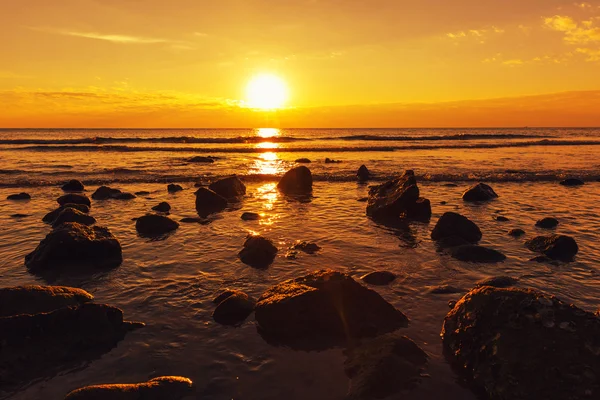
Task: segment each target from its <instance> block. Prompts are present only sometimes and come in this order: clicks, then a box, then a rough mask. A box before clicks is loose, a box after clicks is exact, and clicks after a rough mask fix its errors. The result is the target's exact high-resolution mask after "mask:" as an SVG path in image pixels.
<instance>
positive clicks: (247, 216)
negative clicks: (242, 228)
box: [241, 212, 260, 221]
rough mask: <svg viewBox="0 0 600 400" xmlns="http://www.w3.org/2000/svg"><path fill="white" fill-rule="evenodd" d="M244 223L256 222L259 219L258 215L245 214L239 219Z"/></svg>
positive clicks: (253, 213)
mask: <svg viewBox="0 0 600 400" xmlns="http://www.w3.org/2000/svg"><path fill="white" fill-rule="evenodd" d="M241 218H242V219H243V220H244V221H256V220H259V219H260V214H258V213H255V212H245V213H243V214H242V217H241Z"/></svg>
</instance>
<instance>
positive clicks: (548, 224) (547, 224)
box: [535, 217, 559, 229]
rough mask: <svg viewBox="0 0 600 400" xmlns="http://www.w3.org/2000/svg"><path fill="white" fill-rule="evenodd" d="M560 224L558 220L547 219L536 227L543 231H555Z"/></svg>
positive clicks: (539, 222)
mask: <svg viewBox="0 0 600 400" xmlns="http://www.w3.org/2000/svg"><path fill="white" fill-rule="evenodd" d="M558 224H559V222H558V220H557V219H556V218H552V217H546V218H542V219H540V220H539V221H537V222H536V223H535V226H537V227H538V228H542V229H554V228H556V227H557V226H558Z"/></svg>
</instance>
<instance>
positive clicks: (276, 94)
mask: <svg viewBox="0 0 600 400" xmlns="http://www.w3.org/2000/svg"><path fill="white" fill-rule="evenodd" d="M246 98H247V101H248V106H249V107H251V108H257V109H261V110H275V109H278V108H281V107H283V105H284V104H285V102H286V101H287V98H288V89H287V85H286V84H285V82H284V81H283V80H282V79H281V78H279V77H277V76H275V75H271V74H262V75H257V76H255V77H254V78H252V80H251V81H250V82H249V83H248V86H247V87H246Z"/></svg>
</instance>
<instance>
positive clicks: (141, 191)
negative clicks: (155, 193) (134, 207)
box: [135, 190, 150, 196]
mask: <svg viewBox="0 0 600 400" xmlns="http://www.w3.org/2000/svg"><path fill="white" fill-rule="evenodd" d="M135 195H136V196H149V195H150V192H149V191H147V190H140V191H139V192H135Z"/></svg>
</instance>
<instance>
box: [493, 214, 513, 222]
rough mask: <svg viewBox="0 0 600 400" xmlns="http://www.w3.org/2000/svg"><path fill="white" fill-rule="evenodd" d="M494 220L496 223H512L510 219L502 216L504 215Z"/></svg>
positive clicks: (497, 216)
mask: <svg viewBox="0 0 600 400" xmlns="http://www.w3.org/2000/svg"><path fill="white" fill-rule="evenodd" d="M494 219H495V220H496V221H498V222H508V221H510V219H508V218H506V217H504V216H502V215H496V216H495V217H494Z"/></svg>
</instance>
